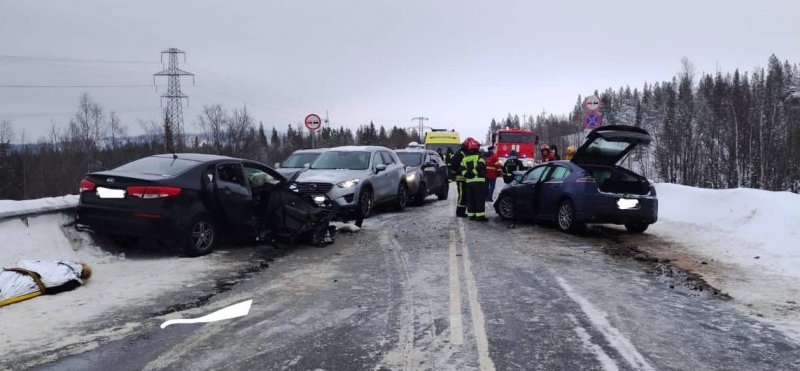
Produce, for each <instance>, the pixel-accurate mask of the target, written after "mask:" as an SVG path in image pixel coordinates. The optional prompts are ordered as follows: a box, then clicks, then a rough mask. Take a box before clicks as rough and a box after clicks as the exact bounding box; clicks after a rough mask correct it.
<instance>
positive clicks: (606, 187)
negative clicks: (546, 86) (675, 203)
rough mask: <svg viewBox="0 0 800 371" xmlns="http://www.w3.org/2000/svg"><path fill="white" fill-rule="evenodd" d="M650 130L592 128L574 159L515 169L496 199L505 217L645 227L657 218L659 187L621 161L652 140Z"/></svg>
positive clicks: (569, 227)
mask: <svg viewBox="0 0 800 371" xmlns="http://www.w3.org/2000/svg"><path fill="white" fill-rule="evenodd" d="M651 140H652V138H651V137H650V134H649V133H648V132H647V131H645V130H643V129H641V128H636V127H632V126H621V125H616V126H603V127H600V128H597V129H594V130H592V131H591V132H590V133H589V135H588V136H587V138H586V141H585V142H584V144H583V145H582V146H581V147H580V148H579V149H578V150H577V151H576V153H575V157H573V159H572V160H571V161H553V162H548V163H546V164H542V165H539V166H536V167H534V168H532V169H530V170H528V171H526V172H524V173H522V172H518V173H517V174H515V180H516V181H515V182H514V183H512V184H509V185H508V186H506V188H505V189H503V190H502V191H501V192H500V196H499V197H498V199H497V201H496V202H495V203H494V208H495V210H496V211H497V214H499V215H500V217H502V218H504V219H520V218H530V219H539V220H549V221H554V222H556V225H557V226H558V228H559V229H561V230H563V231H566V232H576V231H578V230H579V229H581V228H582V227H583V225H584V224H585V223H611V224H624V225H625V228H627V229H628V231H629V232H632V233H642V232H644V231H645V230H646V229H647V227H648V226H649V225H650V224H653V223H655V222H656V221H657V220H658V198H657V197H656V190H655V187H653V185H652V184H650V182H648V181H647V178H645V177H643V176H641V175H638V174H636V173H634V172H632V171H630V170H628V169H625V168H623V167H620V166H617V165H616V164H617V163H618V162H620V161H621V160H622V159H623V158H624V157H625V156H626V155H627V154H628V153H630V151H631V150H633V148H634V147H636V146H637V145H640V144H641V145H647V144H649V143H650V141H651Z"/></svg>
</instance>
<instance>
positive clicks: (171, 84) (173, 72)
mask: <svg viewBox="0 0 800 371" xmlns="http://www.w3.org/2000/svg"><path fill="white" fill-rule="evenodd" d="M164 54H168V59H167V60H168V65H167V68H166V69H164V70H163V71H161V72H159V73H156V74H153V85H155V83H156V76H166V77H167V92H166V93H165V94H163V95H162V96H161V98H162V101H161V106H162V107H163V106H164V101H163V98H167V108H166V110H165V112H166V117H167V119H169V122H170V124H171V125H172V128H173V131H172V132H173V133H174V134H177V135H181V136H183V101H182V99H183V98H186V101H187V103H188V101H189V97H188V96H187V95H186V94H183V92H182V91H181V76H191V77H192V84H194V74H193V73H189V72H186V71H184V70H182V69H180V68H178V54H183V61H184V62H186V53H185V52H184V51H182V50H178V49H177V48H169V49H167V50H164V51H163V52H161V63H164ZM179 140H180V142H179V143H182V142H183V138H182V137H181V138H180V139H179Z"/></svg>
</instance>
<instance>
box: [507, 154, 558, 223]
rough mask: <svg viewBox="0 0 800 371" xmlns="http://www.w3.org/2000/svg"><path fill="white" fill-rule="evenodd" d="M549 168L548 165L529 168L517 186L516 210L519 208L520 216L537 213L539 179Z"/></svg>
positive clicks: (515, 196) (529, 215)
mask: <svg viewBox="0 0 800 371" xmlns="http://www.w3.org/2000/svg"><path fill="white" fill-rule="evenodd" d="M548 168H549V166H548V165H539V166H537V167H534V168H533V169H530V170H528V172H527V173H525V176H524V178H523V179H522V182H520V184H518V185H516V186H515V188H516V189H515V195H514V210H517V211H518V212H519V215H520V216H523V217H531V216H535V215H536V209H537V204H536V202H537V196H538V189H539V185H540V184H539V180H540V179H541V178H542V175H543V174H544V173H545V172H546V171H547V169H548Z"/></svg>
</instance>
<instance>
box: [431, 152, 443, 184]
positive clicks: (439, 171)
mask: <svg viewBox="0 0 800 371" xmlns="http://www.w3.org/2000/svg"><path fill="white" fill-rule="evenodd" d="M431 159H432V160H433V162H434V163H435V164H436V166H435V167H436V173H435V174H436V177H435V178H434V183H430V185H431V187H434V186H435V187H439V186H443V187H447V165H446V164H445V163H444V160H442V158H441V157H439V155H438V154H431Z"/></svg>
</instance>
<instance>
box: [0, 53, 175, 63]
mask: <svg viewBox="0 0 800 371" xmlns="http://www.w3.org/2000/svg"><path fill="white" fill-rule="evenodd" d="M0 59H7V60H17V61H45V62H65V63H114V64H161V62H152V61H133V60H113V59H89V58H62V57H34V56H28V55H0Z"/></svg>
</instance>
